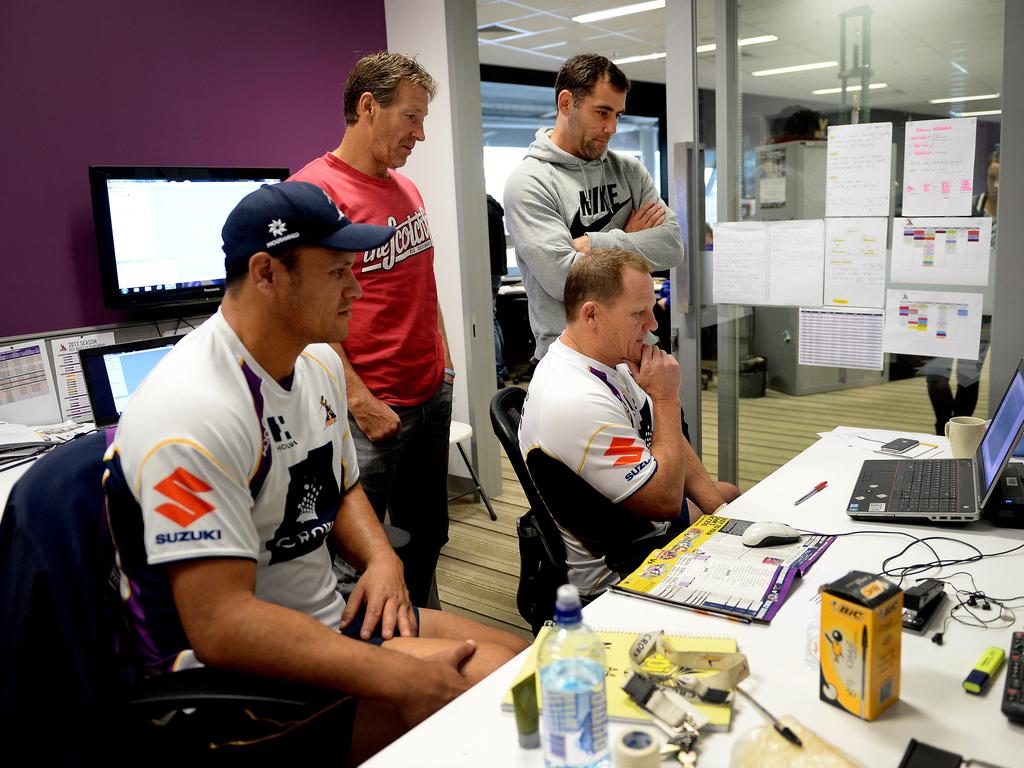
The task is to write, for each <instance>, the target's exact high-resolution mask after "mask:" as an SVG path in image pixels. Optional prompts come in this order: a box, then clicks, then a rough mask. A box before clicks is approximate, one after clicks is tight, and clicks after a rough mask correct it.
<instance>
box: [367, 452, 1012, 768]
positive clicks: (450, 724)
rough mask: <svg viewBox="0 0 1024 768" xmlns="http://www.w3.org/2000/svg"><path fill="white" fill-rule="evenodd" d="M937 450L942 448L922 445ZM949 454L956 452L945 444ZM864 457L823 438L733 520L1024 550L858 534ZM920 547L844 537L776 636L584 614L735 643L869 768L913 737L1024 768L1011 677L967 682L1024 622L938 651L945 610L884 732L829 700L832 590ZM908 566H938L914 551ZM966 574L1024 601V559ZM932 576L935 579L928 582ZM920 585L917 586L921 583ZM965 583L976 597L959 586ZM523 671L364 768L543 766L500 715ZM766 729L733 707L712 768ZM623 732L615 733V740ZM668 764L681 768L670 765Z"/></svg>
mask: <svg viewBox="0 0 1024 768" xmlns="http://www.w3.org/2000/svg"><path fill="white" fill-rule="evenodd" d="M922 440H925V441H926V442H936V438H935V437H934V436H930V437H922ZM943 445H945V443H944V442H943ZM865 446H866V447H865V448H861V449H857V448H852V447H844V446H843V445H842V444H840V443H839V442H838V441H834V440H832V439H830V438H824V439H822V440H820V441H819V442H818V443H816V444H815V445H813V446H812V447H810V448H808V449H807V450H806V451H804V452H803V453H801V454H800V455H798V456H797V457H796V458H794V459H793V460H792V461H790V462H789V463H788V464H786V466H785V467H783V468H781V469H780V470H778V471H777V472H775V473H774V474H772V475H770V476H769V477H767V478H765V479H764V480H763V481H762V482H760V483H758V484H757V486H755V487H754V488H753V489H751V490H750V491H749V492H747V493H746V494H744V495H743V496H742V497H741V498H740V499H739V500H737V501H736V502H733V503H732V504H731V505H730V506H729V515H730V516H732V517H737V518H741V519H746V520H780V521H783V522H787V523H790V524H792V525H794V526H797V527H800V528H804V529H809V530H817V531H820V532H824V533H840V532H845V531H851V530H857V529H861V530H867V529H878V528H881V529H889V528H891V529H892V530H893V531H896V530H903V531H907V532H910V533H912V534H915V535H918V536H923V535H928V534H938V535H950V536H954V537H956V538H958V539H962V540H965V541H970V542H971V543H973V544H975V545H976V546H978V547H979V548H980V549H981V550H982V551H983V552H994V551H997V550H1001V549H1006V548H1009V547H1010V546H1014V545H1016V544H1019V543H1021V542H1022V541H1024V531H1020V530H1006V529H994V528H992V527H991V526H989V525H988V524H987V523H975V524H973V525H971V526H967V527H957V528H939V527H938V526H895V525H884V524H873V523H872V524H868V523H858V522H854V521H851V520H849V519H848V518H847V516H846V513H845V511H844V510H845V508H846V502H847V501H848V499H849V498H850V494H851V492H852V489H853V483H854V479H855V477H856V475H857V472H858V470H859V468H860V464H861V461H862V460H863V459H865V458H881V457H878V456H875V455H873V454H872V452H871V445H870V444H868V443H865ZM822 480H828V483H829V485H828V488H826V489H825V490H824V491H822V492H821V493H818V494H817V495H816V496H814V497H812V498H811V499H810V500H808V501H806V502H804V503H803V504H801V505H800V506H797V507H794V506H793V502H794V501H795V500H796V499H797V498H799V497H800V496H802V495H803V494H804V493H806V492H807V491H808V490H810V489H811V488H812V487H813V486H814V485H816V484H817V483H818V482H820V481H822ZM908 541H909V539H907V538H906V537H903V536H897V535H891V534H890V535H877V536H876V535H858V536H850V537H845V538H840V539H838V540H836V542H835V543H834V544H832V546H831V548H830V549H829V550H828V552H826V554H825V555H824V556H823V557H822V559H821V560H820V561H819V562H818V563H816V564H815V565H814V566H813V567H812V568H811V569H810V571H808V574H807V577H806V578H805V579H804V582H805V583H802V584H801V583H798V585H797V587H796V588H795V589H794V591H793V592H792V593H791V594H790V596H789V598H788V600H787V601H786V604H785V605H784V606H783V608H782V609H781V610H780V611H779V613H778V615H777V616H776V617H775V619H774V621H773V622H772V623H771V624H770V625H760V624H752V625H744V624H737V623H734V622H730V621H726V620H724V619H718V618H714V617H708V616H700V615H697V614H694V613H691V612H688V611H685V610H682V609H677V608H671V607H667V606H660V605H657V604H654V603H650V602H647V601H643V600H638V599H635V598H630V597H627V596H623V595H616V594H606V595H604V596H602V597H600V598H599V599H597V600H595V601H594V602H593V603H592V604H591V605H589V606H587V608H586V609H585V610H584V617H585V620H586V621H587V622H588V623H589V624H591V625H592V626H595V627H601V628H608V629H614V628H620V629H636V630H638V631H639V630H647V629H665V630H668V631H671V632H678V633H687V632H688V633H692V634H719V635H732V636H735V637H736V638H737V640H738V641H739V646H740V650H742V651H743V652H744V653H746V654H747V656H748V658H749V660H750V666H751V671H752V675H751V678H750V679H749V680H748V681H747V682H746V683H745V687H747V689H748V690H749V691H750V692H751V693H753V694H754V695H755V696H756V697H757V698H758V699H759V700H760V701H761V703H762V704H764V705H765V706H766V707H768V709H770V710H771V711H773V712H774V713H775V714H777V715H783V714H791V715H793V716H794V717H796V718H797V719H798V720H799V721H800V722H801V723H803V724H804V725H805V726H807V727H809V728H811V729H812V730H814V731H816V732H817V733H818V734H819V735H821V736H822V737H824V738H825V739H827V740H829V741H831V742H832V743H833V744H835V745H836V746H838V747H840V748H841V749H843V750H844V751H846V752H847V753H848V754H849V755H850V756H851V757H853V758H855V759H857V760H859V761H860V762H861V763H863V765H865V766H868V767H869V768H886V767H890V768H895V766H896V765H897V764H898V763H899V759H900V757H901V756H902V754H903V752H904V750H905V749H906V746H907V743H908V742H909V740H910V738H911V737H914V738H917V739H918V740H920V741H924V742H927V743H929V744H932V745H934V746H937V747H940V748H943V749H948V750H950V751H953V752H957V753H960V754H962V755H964V756H965V757H972V758H975V759H978V760H986V761H988V762H990V763H994V764H997V765H1001V766H1005V768H1011V767H1012V766H1020V765H1021V764H1022V763H1024V727H1021V726H1017V725H1012V724H1010V723H1009V721H1007V720H1006V718H1005V717H1004V716H1003V714H1002V713H1001V712H1000V710H999V704H1000V698H1001V695H1002V689H1003V681H1004V674H1005V671H1004V672H1003V673H1001V674H1000V675H999V677H998V678H997V679H996V680H995V681H994V682H993V683H992V684H991V686H990V687H989V689H988V691H987V692H986V694H985V695H984V696H971V695H970V694H968V693H966V692H965V691H964V690H963V688H962V687H961V682H962V681H963V678H964V677H965V676H966V675H967V673H968V672H969V671H970V669H971V668H972V667H973V666H974V663H975V661H977V659H978V658H979V657H980V656H981V654H982V652H983V651H984V650H985V648H987V647H988V646H990V645H995V646H999V647H1001V648H1004V649H1006V648H1007V647H1008V646H1009V640H1010V635H1011V633H1012V631H1013V629H1014V628H1017V629H1019V628H1021V627H1022V626H1024V609H1021V610H1019V611H1018V617H1017V620H1016V622H1015V624H1014V626H1013V627H1008V628H1006V629H1000V630H981V629H975V628H971V627H966V626H963V625H961V624H957V623H955V622H950V624H949V626H948V627H947V630H946V635H945V643H944V645H942V646H938V645H935V644H934V643H932V642H931V641H930V636H931V635H932V634H933V633H934V632H935V631H937V629H938V628H939V627H940V626H941V622H942V619H943V618H944V615H945V614H947V613H948V605H949V601H947V609H946V610H944V611H943V612H942V614H940V616H937V617H936V618H935V619H934V620H933V622H932V624H931V625H930V626H929V631H928V632H927V634H926V635H925V636H916V635H913V634H910V633H907V632H904V633H903V660H902V677H901V696H900V701H898V702H897V703H896V704H894V705H893V706H892V707H890V708H889V709H888V710H887V711H886V712H884V713H883V714H882V715H881V717H879V719H877V720H875V721H873V722H870V723H868V722H864V721H862V720H859V719H858V718H856V717H854V716H852V715H849V714H846V713H844V712H841V711H839V710H837V709H835V708H833V707H832V706H830V705H828V704H825V703H824V702H821V701H819V700H818V690H817V683H818V672H817V661H816V660H815V659H813V658H811V656H810V655H809V653H808V650H807V649H808V644H809V642H808V641H809V636H810V638H813V639H814V640H815V641H816V638H817V634H816V632H815V630H814V626H815V625H816V622H817V616H818V604H817V602H816V601H814V597H815V595H816V593H817V588H818V586H819V585H821V584H822V583H825V582H828V581H831V580H832V579H834V578H836V577H838V576H841V575H843V574H845V573H846V572H847V571H849V570H854V569H856V570H866V571H877V570H879V569H880V568H881V565H882V560H883V559H884V558H885V557H886V556H888V555H891V554H895V553H896V552H898V551H899V550H900V549H901V548H902V547H903V546H904V544H905V543H906V542H908ZM936 546H937V547H938V552H939V554H940V555H943V556H949V557H952V556H955V555H958V554H960V553H966V550H965V549H964V548H963V547H959V546H956V545H953V544H951V543H942V542H940V543H939V544H937V545H936ZM916 549H917V550H918V552H915V553H912V556H911V557H910V558H904V559H903V560H901V562H903V563H904V564H910V563H912V562H919V561H923V560H927V559H930V558H929V556H928V555H926V554H924V552H923V547H917V548H916ZM957 570H968V571H969V572H970V573H972V574H973V575H974V577H975V580H976V581H977V584H978V588H979V589H982V590H985V591H986V592H988V593H989V594H991V595H994V596H997V597H1011V596H1013V595H1017V594H1022V593H1024V587H1022V584H1024V579H1022V578H1021V574H1022V573H1024V554H1021V553H1014V554H1013V555H1007V556H1003V557H999V558H992V559H987V560H983V561H981V562H980V563H975V564H971V565H968V566H965V567H956V568H948V569H946V571H945V572H944V573H946V574H949V573H952V572H953V571H957ZM926 575H928V576H934V575H935V573H934V572H932V573H929V574H926ZM912 583H913V581H912V580H908V582H907V584H912ZM957 583H958V584H964V585H966V584H965V582H964V581H958V582H957ZM521 664H522V661H521V659H519V658H517V659H513V660H512V661H510V662H509V663H508V664H506V665H505V666H504V667H502V668H501V669H499V670H498V671H496V672H495V673H494V674H493V675H491V676H490V677H489V678H488V679H486V680H484V681H483V682H481V683H480V684H479V685H477V686H476V687H475V688H474V689H472V690H471V691H469V692H468V693H466V694H465V695H463V696H462V697H461V698H459V699H457V700H456V701H454V702H452V703H451V704H449V705H448V706H447V707H445V708H444V709H442V710H441V711H439V712H437V713H436V714H435V715H433V716H432V717H431V718H429V719H428V720H426V721H425V722H423V723H421V724H420V725H419V726H418V727H417V728H415V729H413V730H412V731H411V732H410V733H408V734H407V735H406V736H404V737H403V738H401V739H399V740H398V741H396V742H395V743H394V744H392V745H391V746H390V747H388V748H387V749H386V750H384V751H382V752H381V753H380V754H378V755H377V756H376V757H374V758H373V759H372V760H370V761H369V762H368V763H367V764H366V765H367V766H370V767H371V768H383V767H384V766H412V765H415V766H438V768H440V767H441V766H444V767H445V768H450V767H451V766H461V765H465V766H481V765H487V766H507V767H508V768H519V767H523V768H525V767H527V766H541V765H543V760H542V757H541V752H540V750H529V751H526V750H521V749H519V748H518V746H517V745H516V733H515V721H514V719H513V717H512V715H511V713H507V712H502V711H501V709H500V700H501V697H502V695H503V694H504V692H505V690H506V689H507V688H508V685H509V683H510V681H511V680H512V678H513V677H514V676H515V673H516V672H517V671H518V669H519V668H520V666H521ZM763 723H764V720H763V719H762V718H761V717H760V716H759V714H758V713H757V712H756V711H755V710H753V709H752V707H750V706H749V705H748V704H747V703H746V702H745V701H743V700H739V701H737V702H736V703H735V704H734V719H733V725H732V730H731V731H730V732H728V733H708V734H706V735H704V736H702V737H701V746H700V759H699V761H698V764H699V765H700V766H701V768H724V767H725V766H728V764H729V753H730V750H731V748H732V742H733V740H734V738H735V737H736V736H738V735H740V734H743V733H745V732H746V731H748V730H749V729H751V728H754V727H756V726H759V725H762V724H763ZM623 727H624V726H623V725H621V724H616V723H612V724H611V729H612V735H613V737H614V735H615V734H617V733H618V732H620V731H621V729H622V728H623ZM665 765H669V764H668V763H666V764H665Z"/></svg>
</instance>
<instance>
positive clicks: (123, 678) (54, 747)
mask: <svg viewBox="0 0 1024 768" xmlns="http://www.w3.org/2000/svg"><path fill="white" fill-rule="evenodd" d="M105 450H106V434H105V433H104V432H97V433H94V434H91V435H87V436H85V437H81V438H78V439H75V440H72V441H71V442H70V443H69V444H68V445H63V446H60V447H59V448H57V449H55V450H54V451H52V452H50V453H49V454H48V455H46V456H44V457H43V458H41V459H40V460H39V461H37V462H36V463H35V465H34V466H33V467H32V468H31V469H30V470H29V471H28V472H27V473H26V474H25V475H24V476H23V477H21V479H20V480H19V481H18V482H17V483H16V484H15V486H14V488H13V489H12V490H11V494H10V496H9V498H8V500H7V506H6V508H5V511H4V515H3V520H2V521H0V626H2V627H3V628H4V629H3V631H2V632H0V658H3V659H4V663H3V665H0V720H2V722H3V723H4V727H5V728H10V729H11V730H10V733H11V734H17V736H18V739H19V740H20V739H22V738H24V739H26V743H28V742H30V741H32V740H31V736H30V735H31V734H37V735H39V736H40V738H39V741H38V742H34V743H33V747H32V753H33V755H34V757H41V758H43V762H50V760H48V759H47V756H49V757H50V758H55V759H56V760H57V762H60V763H64V762H65V761H64V760H62V759H60V758H61V757H62V756H63V755H64V754H65V750H75V751H78V750H81V752H82V753H87V752H88V751H89V749H88V747H87V745H89V744H99V743H101V740H103V739H106V738H108V737H111V738H114V737H115V735H114V733H113V732H112V731H110V730H109V729H105V728H104V726H105V725H106V726H111V725H113V724H112V723H111V718H110V710H111V709H112V708H113V706H114V702H116V701H118V700H119V699H120V698H122V697H123V694H124V692H125V690H126V686H127V682H128V680H127V677H128V670H127V669H125V668H122V667H121V665H120V663H119V660H118V656H117V654H116V649H115V642H116V633H115V631H114V629H113V627H114V626H115V622H116V618H115V617H116V616H117V615H119V606H118V601H119V600H118V596H117V592H116V587H115V584H116V582H115V581H114V580H112V575H113V574H114V547H113V544H112V542H111V540H110V535H109V531H108V530H107V528H106V522H105V517H104V514H103V489H102V485H101V481H102V476H103V454H104V451H105ZM54 733H60V737H59V738H54ZM115 743H116V742H115Z"/></svg>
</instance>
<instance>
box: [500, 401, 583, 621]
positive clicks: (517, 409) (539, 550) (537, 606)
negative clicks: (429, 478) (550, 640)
mask: <svg viewBox="0 0 1024 768" xmlns="http://www.w3.org/2000/svg"><path fill="white" fill-rule="evenodd" d="M525 399H526V390H525V389H520V388H519V387H505V389H501V390H498V392H497V393H495V395H494V397H493V398H491V408H490V411H491V426H492V427H493V428H494V434H495V436H496V437H497V438H498V442H499V443H501V447H502V448H504V449H505V453H506V455H507V456H508V460H509V462H510V463H511V464H512V469H514V470H515V473H516V477H518V478H519V484H520V485H521V486H522V487H523V492H524V493H525V494H526V499H527V501H528V502H529V503H530V510H529V511H528V512H527V513H526V514H525V515H523V516H522V517H520V518H519V519H518V520H516V535H517V536H518V538H519V587H518V589H517V590H516V607H518V608H519V613H520V615H521V616H522V617H523V618H524V619H526V620H527V621H528V622H529V623H530V627H531V628H532V629H533V634H535V635H536V634H537V633H538V632H540V628H541V627H542V626H543V625H544V622H545V621H547V620H549V619H550V618H551V617H552V616H553V615H554V606H555V592H556V591H557V590H558V588H559V587H560V586H561V585H562V584H567V583H568V581H569V575H568V569H567V568H566V565H565V544H564V543H563V542H562V534H561V532H559V530H558V526H557V525H555V520H554V518H553V517H552V516H551V513H550V512H549V511H548V509H547V506H546V505H545V504H544V500H543V499H542V498H541V496H540V493H538V491H537V488H536V487H535V486H534V484H533V479H532V478H531V477H530V473H529V472H528V471H527V469H526V463H525V462H524V461H523V456H522V454H521V453H520V452H519V421H520V419H521V418H522V409H523V401H524V400H525Z"/></svg>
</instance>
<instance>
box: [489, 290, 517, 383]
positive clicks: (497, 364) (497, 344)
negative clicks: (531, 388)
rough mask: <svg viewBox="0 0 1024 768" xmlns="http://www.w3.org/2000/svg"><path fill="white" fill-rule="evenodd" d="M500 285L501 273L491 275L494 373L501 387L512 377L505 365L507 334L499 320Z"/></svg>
mask: <svg viewBox="0 0 1024 768" xmlns="http://www.w3.org/2000/svg"><path fill="white" fill-rule="evenodd" d="M500 287H501V275H491V309H492V311H493V314H494V373H495V378H496V379H497V380H498V388H499V389H500V388H501V387H503V386H505V382H506V381H508V380H509V379H510V378H512V377H511V376H509V373H508V367H507V366H506V365H505V334H503V333H502V332H501V323H499V322H498V288H500Z"/></svg>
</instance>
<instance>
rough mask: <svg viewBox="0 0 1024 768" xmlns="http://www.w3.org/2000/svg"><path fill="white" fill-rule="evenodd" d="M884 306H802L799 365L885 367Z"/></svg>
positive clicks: (866, 368) (876, 368) (874, 368)
mask: <svg viewBox="0 0 1024 768" xmlns="http://www.w3.org/2000/svg"><path fill="white" fill-rule="evenodd" d="M884 324H885V323H884V316H883V312H882V310H881V309H870V308H839V307H800V352H799V354H800V357H799V361H800V365H823V366H830V367H836V368H860V369H863V370H867V371H880V370H882V360H883V358H884V355H883V353H882V330H883V326H884Z"/></svg>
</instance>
